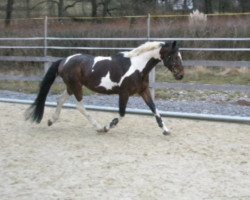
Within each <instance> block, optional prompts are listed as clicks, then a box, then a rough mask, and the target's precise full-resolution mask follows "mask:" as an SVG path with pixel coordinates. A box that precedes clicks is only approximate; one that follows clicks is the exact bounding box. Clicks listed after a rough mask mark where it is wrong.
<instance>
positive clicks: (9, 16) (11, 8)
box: [5, 0, 14, 26]
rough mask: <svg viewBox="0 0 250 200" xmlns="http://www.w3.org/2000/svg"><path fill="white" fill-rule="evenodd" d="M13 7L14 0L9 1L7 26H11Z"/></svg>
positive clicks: (6, 18)
mask: <svg viewBox="0 0 250 200" xmlns="http://www.w3.org/2000/svg"><path fill="white" fill-rule="evenodd" d="M13 5H14V0H7V5H6V17H5V26H9V25H10V20H11V16H12V12H13Z"/></svg>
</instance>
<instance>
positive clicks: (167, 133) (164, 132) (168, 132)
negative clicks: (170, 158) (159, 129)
mask: <svg viewBox="0 0 250 200" xmlns="http://www.w3.org/2000/svg"><path fill="white" fill-rule="evenodd" d="M162 134H163V135H170V134H171V132H170V131H163V133H162Z"/></svg>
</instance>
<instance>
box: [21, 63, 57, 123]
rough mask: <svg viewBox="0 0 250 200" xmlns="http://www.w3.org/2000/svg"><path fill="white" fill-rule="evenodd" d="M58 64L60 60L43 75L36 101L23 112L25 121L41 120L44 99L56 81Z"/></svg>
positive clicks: (38, 121) (37, 121)
mask: <svg viewBox="0 0 250 200" xmlns="http://www.w3.org/2000/svg"><path fill="white" fill-rule="evenodd" d="M60 62H61V60H58V61H56V62H54V63H53V64H52V65H51V67H50V68H49V69H48V71H47V73H46V74H45V76H44V78H43V80H42V82H41V84H40V89H39V93H38V95H37V97H36V100H35V101H34V103H33V104H32V105H31V106H30V107H29V108H28V109H27V110H26V112H25V119H26V120H29V119H30V120H31V121H33V122H36V123H40V122H41V120H42V118H43V112H44V105H45V101H46V97H47V95H48V93H49V90H50V87H51V85H52V84H53V83H54V81H55V79H56V76H57V73H58V67H59V64H60Z"/></svg>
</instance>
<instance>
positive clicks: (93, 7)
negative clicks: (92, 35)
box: [91, 0, 97, 17]
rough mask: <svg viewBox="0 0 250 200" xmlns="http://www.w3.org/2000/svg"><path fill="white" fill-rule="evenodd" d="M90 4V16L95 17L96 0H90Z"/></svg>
mask: <svg viewBox="0 0 250 200" xmlns="http://www.w3.org/2000/svg"><path fill="white" fill-rule="evenodd" d="M91 6H92V9H91V16H92V17H96V16H97V3H96V0H91Z"/></svg>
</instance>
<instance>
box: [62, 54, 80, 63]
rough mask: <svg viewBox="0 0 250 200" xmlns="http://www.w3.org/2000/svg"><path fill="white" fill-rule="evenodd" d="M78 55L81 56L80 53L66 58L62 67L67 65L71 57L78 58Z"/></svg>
mask: <svg viewBox="0 0 250 200" xmlns="http://www.w3.org/2000/svg"><path fill="white" fill-rule="evenodd" d="M79 55H81V54H80V53H78V54H74V55H71V56H68V57H67V58H66V60H65V62H64V64H63V65H66V64H67V62H69V60H70V59H71V58H73V57H75V56H79Z"/></svg>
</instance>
